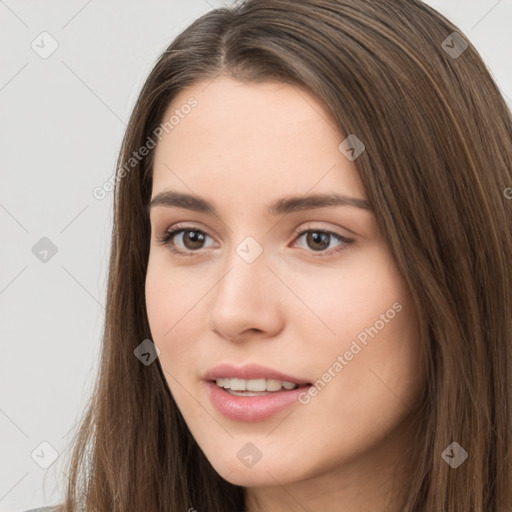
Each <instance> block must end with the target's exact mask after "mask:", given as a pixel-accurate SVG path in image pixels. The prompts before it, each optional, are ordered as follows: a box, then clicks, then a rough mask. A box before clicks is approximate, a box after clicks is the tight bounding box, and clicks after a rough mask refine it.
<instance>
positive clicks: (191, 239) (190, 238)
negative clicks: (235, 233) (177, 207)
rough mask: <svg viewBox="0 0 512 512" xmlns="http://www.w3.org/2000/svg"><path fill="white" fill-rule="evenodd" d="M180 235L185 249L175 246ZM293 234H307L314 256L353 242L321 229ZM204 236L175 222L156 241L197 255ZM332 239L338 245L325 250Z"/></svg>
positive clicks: (184, 252) (173, 249)
mask: <svg viewBox="0 0 512 512" xmlns="http://www.w3.org/2000/svg"><path fill="white" fill-rule="evenodd" d="M180 235H182V236H181V243H182V244H184V245H185V249H186V250H181V249H178V248H177V247H176V243H175V242H174V239H175V238H178V237H179V236H180ZM295 235H297V236H296V238H295V239H294V240H298V239H300V238H302V237H303V236H304V235H308V236H307V237H306V238H305V240H306V244H307V245H309V246H310V247H312V250H311V251H310V252H314V253H317V254H316V255H315V256H319V257H326V256H330V255H332V254H334V253H338V252H340V251H344V250H347V249H348V248H349V246H350V244H352V243H353V242H354V240H352V239H349V238H346V237H344V236H342V235H340V234H339V233H335V232H333V231H326V230H323V229H314V228H309V229H302V230H297V231H295ZM206 237H208V238H211V237H210V236H209V235H208V234H207V233H205V232H204V231H202V230H200V229H197V228H195V227H193V226H188V225H183V224H176V225H175V226H174V227H173V228H172V229H169V230H167V231H166V232H165V233H164V235H163V237H162V238H160V239H159V240H158V243H160V244H162V245H166V246H168V247H169V250H170V251H171V252H172V253H173V254H176V255H178V256H197V255H198V253H199V249H203V248H204V247H203V244H204V241H205V239H206ZM333 240H334V241H337V242H339V243H340V245H339V246H338V247H336V248H335V249H331V250H329V251H326V250H325V249H327V248H328V247H329V246H330V245H331V242H332V241H333ZM187 246H188V247H187Z"/></svg>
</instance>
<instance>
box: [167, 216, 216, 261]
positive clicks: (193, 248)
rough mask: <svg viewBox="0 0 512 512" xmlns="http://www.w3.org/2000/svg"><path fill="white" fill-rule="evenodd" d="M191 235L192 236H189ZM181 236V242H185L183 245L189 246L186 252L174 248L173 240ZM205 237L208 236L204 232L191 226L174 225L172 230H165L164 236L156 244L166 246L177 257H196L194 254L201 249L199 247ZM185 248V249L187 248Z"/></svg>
mask: <svg viewBox="0 0 512 512" xmlns="http://www.w3.org/2000/svg"><path fill="white" fill-rule="evenodd" d="M191 233H192V236H190V234H191ZM181 234H183V236H181V238H182V241H185V244H186V245H189V247H188V251H182V250H180V249H177V248H176V244H175V243H174V238H177V237H178V235H181ZM185 235H186V236H185ZM207 236H208V235H207V234H206V233H205V232H204V231H201V230H200V229H197V228H195V227H193V226H187V225H184V224H176V225H175V226H174V227H173V228H172V229H169V230H167V231H166V232H165V233H164V236H163V237H162V238H160V239H159V240H158V242H159V243H160V244H162V245H167V246H168V247H169V250H170V251H171V252H172V253H173V254H177V255H178V256H196V254H194V253H196V252H198V251H197V249H202V248H203V247H202V246H201V245H202V244H203V243H204V239H205V237H207ZM182 243H183V242H182ZM185 248H186V249H187V247H185Z"/></svg>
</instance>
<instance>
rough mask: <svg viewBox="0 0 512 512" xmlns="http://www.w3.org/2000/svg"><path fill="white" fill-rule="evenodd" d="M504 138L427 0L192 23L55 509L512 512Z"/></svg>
mask: <svg viewBox="0 0 512 512" xmlns="http://www.w3.org/2000/svg"><path fill="white" fill-rule="evenodd" d="M511 141H512V119H511V115H510V112H509V111H508V109H507V107H506V104H505V102H504V100H503V98H502V97H501V95H500V93H499V90H498V88H497V87H496V85H495V83H494V82H493V80H492V78H491V76H490V74H489V72H488V71H487V69H486V67H485V65H484V63H483V62H482V59H481V58H480V56H479V55H478V53H477V51H476V50H475V48H474V47H473V46H472V45H471V44H470V43H469V42H468V41H467V40H466V39H465V37H464V36H463V35H462V34H461V33H460V31H458V29H457V28H456V27H455V26H454V25H453V24H451V23H450V22H449V21H448V20H446V19H445V18H444V17H443V16H441V15H440V14H439V13H437V12H436V11H434V10H433V9H432V8H430V7H428V6H427V5H424V4H422V3H420V2H419V1H416V0H414V1H410V0H408V1H397V0H383V1H378V2H376V1H374V0H362V1H361V0H309V1H307V2H300V3H298V2H294V1H291V0H248V1H247V2H245V3H243V4H241V5H239V6H236V7H232V8H230V9H227V8H223V9H216V10H214V11H211V12H209V13H207V14H206V15H204V16H202V17H201V18H200V19H198V20H196V21H195V22H194V23H192V25H191V26H190V27H188V28H187V29H186V30H185V31H184V32H183V33H181V34H180V35H179V36H178V37H177V38H176V39H175V40H174V41H173V43H172V44H171V45H170V46H169V48H168V49H167V50H166V51H165V52H164V53H163V55H162V56H161V57H160V59H159V60H158V62H157V63H156V65H155V67H154V69H153V70H152V71H151V73H150V75H149V77H148V79H147V81H146V83H145V85H144V87H143V89H142V92H141V94H140V96H139V99H138V101H137V104H136V106H135V108H134V112H133V114H132V116H131V119H130V122H129V126H128V128H127V131H126V135H125V138H124V141H123V145H122V148H121V152H120V156H119V160H118V171H117V176H116V183H115V185H116V189H115V204H114V231H113V238H112V253H111V260H110V271H109V283H108V297H107V301H108V308H107V316H106V325H105V337H104V347H103V353H102V361H101V369H100V374H99V378H98V381H97V386H96V389H95V392H94V394H93V397H92V398H91V402H90V404H89V407H88V409H87V412H86V415H85V417H84V419H83V423H82V425H81V427H80V431H79V432H78V434H77V438H76V445H75V448H74V452H73V458H72V460H71V463H70V472H69V488H68V492H67V495H66V501H65V503H63V504H62V505H61V506H60V507H59V508H58V510H61V511H75V510H91V511H92V510H95V511H96V510H98V511H107V510H108V511H119V512H121V511H122V512H124V511H126V512H128V511H134V510H144V511H147V512H149V511H157V510H162V511H163V510H166V511H178V510H179V511H184V510H188V511H189V512H192V511H197V512H201V511H208V512H226V511H233V512H234V511H241V510H244V511H247V512H256V511H266V512H277V511H282V510H287V511H295V510H297V511H299V510H320V509H321V510H325V511H344V510H350V511H363V510H379V511H386V512H387V511H398V510H401V511H406V512H413V511H414V512H420V511H443V512H444V511H461V510H464V511H469V510H471V511H475V512H477V511H478V512H490V511H496V510H503V511H505V510H509V509H510V507H512V484H511V481H512V471H511V469H512V468H511V448H510V446H511V441H512V436H511V434H512V432H511V427H512V418H511V405H512V403H511V398H512V394H511V391H512V390H511V383H512V374H511V367H512V359H511V341H512V322H511V319H510V311H511V310H512V271H511V268H510V261H511V259H512V202H511V200H510V196H511V194H507V191H508V190H510V187H511V186H512V174H511V169H512V148H511Z"/></svg>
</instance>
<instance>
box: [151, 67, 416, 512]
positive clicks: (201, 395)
mask: <svg viewBox="0 0 512 512" xmlns="http://www.w3.org/2000/svg"><path fill="white" fill-rule="evenodd" d="M191 97H193V98H195V99H196V100H197V102H198V103H197V106H196V107H195V108H193V109H187V112H188V111H189V110H190V111H189V113H188V114H187V115H184V116H183V117H182V118H180V121H179V123H178V124H176V125H175V126H174V127H173V128H172V129H170V130H168V133H164V134H163V137H162V138H161V140H160V141H159V142H158V145H157V147H156V148H155V149H154V151H155V152H156V153H155V155H154V157H155V160H154V169H153V189H152V198H154V197H155V196H156V195H157V194H158V193H160V192H163V191H175V192H182V193H189V194H192V195H194V196H199V197H201V198H205V199H206V200H208V201H209V202H211V203H212V204H213V205H214V207H215V209H216V212H217V213H216V215H212V214H211V213H209V212H197V211H192V210H188V209H184V208H178V207H175V206H172V207H169V206H165V205H158V206H154V207H152V208H151V213H150V219H151V247H150V256H149V264H148V269H147V277H146V303H147V313H148V318H149V322H150V327H151V333H152V336H153V341H154V343H155V344H156V346H157V347H158V348H159V349H160V355H159V361H160V364H161V365H162V368H163V370H164V375H165V377H166V380H167V383H168V385H169V388H170V391H171V393H172V396H173V397H174V399H175V401H176V403H177V405H178V407H179V409H180V411H181V413H182V414H183V417H184V419H185V421H186V423H187V425H188V427H189V429H190V432H191V433H192V435H193V436H194V438H195V439H196V441H197V443H198V444H199V446H200V447H201V449H202V450H203V452H204V454H205V456H206V457H207V458H208V460H209V461H210V463H211V464H212V466H213V467H214V468H215V470H216V471H217V472H218V473H219V474H220V475H221V476H222V477H223V478H225V479H226V480H227V481H229V482H232V483H233V484H236V485H240V486H245V487H246V488H247V496H248V508H247V512H257V511H258V512H260V511H265V512H285V511H286V512H290V511H303V510H322V511H323V512H330V511H332V512H334V511H336V512H340V511H351V512H359V511H361V512H362V511H366V510H379V511H380V512H384V511H388V510H389V511H392V510H393V511H395V512H396V510H399V509H398V508H396V507H397V503H402V501H400V500H401V499H402V498H401V496H402V495H403V491H404V484H403V482H404V479H403V476H404V475H405V474H406V472H407V471H408V469H407V464H408V463H410V462H411V460H410V457H411V456H410V455H407V454H406V452H405V450H406V448H408V447H410V446H411V444H412V434H413V432H414V430H413V426H414V423H413V421H412V419H413V415H414V412H415V407H416V405H417V403H418V400H419V397H420V394H421V392H422V390H423V388H424V386H425V377H424V374H423V371H422V365H421V364H420V346H419V332H418V323H417V317H416V311H415V308H414V306H413V303H412V301H411V298H410V294H409V290H408V288H407V287H406V285H405V282H404V280H403V278H402V276H401V274H400V273H399V271H398V269H397V267H396V264H395V262H394V259H393V257H392V255H391V252H390V249H389V246H388V244H387V242H386V240H385V239H384V238H383V236H382V234H381V233H380V230H379V229H378V226H377V223H376V218H375V214H374V212H373V211H372V210H368V209H362V208H358V207H355V206H335V207H323V208H320V209H310V210H302V211H298V212H291V213H287V214H285V215H280V216H271V215H269V214H268V213H267V205H268V204H270V203H271V202H273V201H275V200H277V199H280V198H283V197H290V196H304V195H311V194H319V193H332V192H336V193H339V194H344V195H347V196H350V197H354V198H359V199H366V195H365V190H364V188H363V186H362V183H361V181H360V178H359V176H358V172H357V168H356V165H355V162H354V161H350V160H349V159H348V158H346V156H345V155H344V154H343V153H342V152H341V151H340V149H339V148H338V147H339V145H340V143H341V142H342V141H343V140H344V138H345V137H346V135H342V134H341V133H340V132H339V131H338V130H337V129H336V127H335V124H334V122H333V121H332V119H331V118H330V117H329V114H328V113H327V111H326V110H325V109H324V108H323V107H322V105H321V104H320V103H319V102H318V101H317V100H316V99H315V98H314V97H312V96H311V95H309V94H308V93H307V92H305V91H304V90H302V89H299V88H297V87H294V86H291V85H287V84H283V83H277V82H265V83H241V82H238V81H235V80H233V79H231V78H228V77H225V76H221V77H218V78H217V79H215V80H214V81H212V82H201V83H198V84H196V85H194V86H190V87H188V88H187V89H185V90H183V91H181V93H180V94H179V95H178V96H177V97H175V98H174V100H173V102H172V104H171V105H169V107H168V109H167V112H166V114H165V116H164V117H165V119H168V118H169V117H170V116H171V115H172V113H173V112H174V111H175V110H176V109H180V108H181V107H182V106H183V105H185V104H187V100H189V99H190V98H191ZM363 142H364V141H363ZM177 223H184V224H186V226H187V228H188V230H185V231H184V232H181V233H178V234H177V235H175V236H174V237H173V238H172V239H171V241H172V242H173V243H174V246H175V247H176V249H178V250H181V251H184V252H186V253H187V254H189V255H188V256H187V255H185V256H181V255H177V254H174V253H172V252H171V250H170V247H171V246H170V244H171V242H169V244H168V245H164V244H162V243H159V241H158V240H159V239H161V238H162V237H163V236H164V235H165V233H166V231H168V230H169V229H171V228H173V227H174V226H175V225H176V224H177ZM189 226H190V227H189ZM297 229H299V230H301V231H302V230H306V229H309V230H312V232H309V234H308V233H306V234H303V235H297V234H295V231H296V230H297ZM194 230H200V231H201V232H202V233H204V234H203V235H202V236H201V234H200V233H197V232H196V231H194ZM318 231H320V233H322V232H324V231H330V232H333V233H335V234H337V235H340V236H342V237H345V238H347V239H350V240H352V241H353V242H352V243H350V244H346V243H344V242H342V241H339V240H337V239H336V237H335V236H333V235H331V236H329V235H325V236H324V238H323V239H322V238H321V234H317V235H316V237H315V236H314V233H315V232H318ZM247 237H252V238H253V239H254V240H255V241H256V242H257V243H258V244H259V246H260V247H261V249H262V250H263V252H262V253H261V254H260V255H259V256H258V257H257V258H256V259H255V261H253V262H252V263H248V262H247V261H245V260H244V259H243V258H242V257H241V256H240V255H239V254H238V253H237V251H236V249H237V247H238V246H239V244H241V242H242V241H244V240H245V239H246V238H247ZM250 247H253V246H250ZM338 249H341V250H339V251H337V250H338ZM251 250H253V249H251ZM190 254H192V255H191V256H190ZM394 303H399V304H400V305H401V306H402V308H401V310H400V311H399V312H397V313H396V315H394V318H393V319H391V320H389V321H388V322H385V325H384V327H383V328H381V329H379V331H378V334H377V335H375V336H374V337H371V336H368V341H367V345H366V346H363V348H362V350H361V351H360V352H358V353H357V355H355V356H354V357H353V358H352V359H351V360H350V361H349V362H348V364H346V365H343V368H342V370H341V371H338V372H337V373H336V374H335V377H333V378H331V380H330V382H329V383H327V384H326V386H325V387H323V389H321V390H320V391H319V392H318V394H317V395H316V396H314V397H312V398H311V400H310V401H309V403H307V404H301V403H297V404H294V405H292V406H291V407H288V408H287V409H285V410H283V411H281V412H280V413H279V414H277V415H275V416H273V417H271V418H270V419H268V420H265V421H259V422H239V421H233V420H230V419H228V418H226V417H224V416H223V415H221V414H220V413H219V412H218V411H217V410H216V409H215V408H214V407H213V405H212V403H211V402H210V400H209V396H208V393H207V388H206V384H205V382H204V381H203V380H202V377H203V375H204V374H205V373H206V371H208V370H209V369H210V368H212V367H214V366H216V365H218V364H220V363H225V362H227V363H232V364H234V365H236V366H239V365H243V364H245V363H249V362H254V363H258V364H261V365H264V366H268V367H272V368H275V369H278V370H280V371H282V372H284V373H286V374H289V375H292V376H296V377H301V378H304V379H307V380H308V381H309V382H316V381H317V380H318V379H321V378H322V375H323V374H324V373H325V372H326V371H327V370H328V369H329V368H332V367H333V364H334V363H335V361H336V360H337V357H338V356H339V355H343V354H344V353H345V352H346V351H347V350H349V349H350V346H351V343H352V342H353V341H354V340H355V339H356V337H357V335H358V334H360V333H361V332H362V331H364V330H365V328H370V326H374V325H375V323H376V321H377V320H379V319H380V318H382V317H381V315H382V314H385V313H386V311H388V310H389V309H390V308H392V305H393V304H394ZM379 325H380V324H379ZM246 443H253V444H254V445H255V446H256V447H257V449H258V450H259V451H260V452H261V454H262V456H261V459H260V460H259V461H258V462H257V463H256V464H255V465H253V466H252V467H247V466H246V465H244V464H243V463H242V462H241V461H240V459H239V458H238V457H237V453H238V451H239V450H240V449H241V448H242V447H244V445H246ZM413 453H414V449H413ZM395 471H396V474H395ZM393 478H394V480H393ZM393 482H394V485H392V484H393ZM254 497H257V498H258V499H259V500H260V503H261V507H258V506H257V504H256V502H255V501H254ZM392 498H396V499H397V500H398V501H397V503H395V504H393V505H391V499H392ZM192 505H193V504H192Z"/></svg>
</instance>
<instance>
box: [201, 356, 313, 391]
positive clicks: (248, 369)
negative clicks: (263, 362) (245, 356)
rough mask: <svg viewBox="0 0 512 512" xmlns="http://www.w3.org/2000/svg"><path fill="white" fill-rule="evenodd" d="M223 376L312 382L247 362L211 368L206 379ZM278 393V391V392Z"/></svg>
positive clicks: (301, 383)
mask: <svg viewBox="0 0 512 512" xmlns="http://www.w3.org/2000/svg"><path fill="white" fill-rule="evenodd" d="M222 377H227V378H230V379H246V380H251V379H276V380H285V381H287V382H294V383H296V384H298V385H299V386H302V385H304V384H310V382H309V381H308V380H305V379H300V378H297V377H293V376H291V375H286V374H285V373H282V372H280V371H278V370H274V369H273V368H267V367H265V366H260V365H259V364H254V363H251V364H246V365H244V366H240V367H237V366H233V365H231V364H227V363H225V364H220V365H218V366H215V367H214V368H212V369H211V370H209V371H208V372H207V373H206V374H205V375H204V377H203V378H204V380H206V381H210V382H211V381H214V380H215V379H219V378H222ZM276 394H277V393H276Z"/></svg>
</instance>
